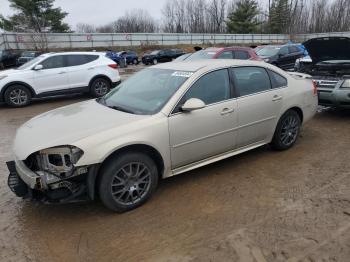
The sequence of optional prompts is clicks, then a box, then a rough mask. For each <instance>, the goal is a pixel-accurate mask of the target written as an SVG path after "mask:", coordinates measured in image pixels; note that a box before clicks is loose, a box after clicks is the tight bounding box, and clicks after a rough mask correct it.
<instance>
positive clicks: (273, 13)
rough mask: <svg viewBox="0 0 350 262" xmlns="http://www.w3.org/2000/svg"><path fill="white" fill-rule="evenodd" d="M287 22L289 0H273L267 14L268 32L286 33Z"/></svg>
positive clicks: (287, 29)
mask: <svg viewBox="0 0 350 262" xmlns="http://www.w3.org/2000/svg"><path fill="white" fill-rule="evenodd" d="M295 19H296V18H295ZM289 22H290V17H289V0H274V1H273V2H272V5H271V9H270V15H269V27H270V33H274V34H281V33H288V31H289Z"/></svg>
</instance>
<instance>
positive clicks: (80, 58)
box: [66, 55, 98, 66]
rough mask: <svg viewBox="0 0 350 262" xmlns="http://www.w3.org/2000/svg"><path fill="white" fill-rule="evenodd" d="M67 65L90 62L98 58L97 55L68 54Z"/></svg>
mask: <svg viewBox="0 0 350 262" xmlns="http://www.w3.org/2000/svg"><path fill="white" fill-rule="evenodd" d="M66 58H67V66H79V65H84V64H87V63H90V62H92V61H94V60H96V59H97V58H98V56H97V55H67V56H66Z"/></svg>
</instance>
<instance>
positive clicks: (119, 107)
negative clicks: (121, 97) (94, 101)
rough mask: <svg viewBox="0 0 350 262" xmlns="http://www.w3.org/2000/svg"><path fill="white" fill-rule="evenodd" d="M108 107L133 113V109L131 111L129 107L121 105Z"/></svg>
mask: <svg viewBox="0 0 350 262" xmlns="http://www.w3.org/2000/svg"><path fill="white" fill-rule="evenodd" d="M107 107H109V108H112V109H115V110H118V111H122V112H125V113H129V114H133V115H134V114H135V112H134V111H131V110H129V109H126V108H124V107H121V106H107Z"/></svg>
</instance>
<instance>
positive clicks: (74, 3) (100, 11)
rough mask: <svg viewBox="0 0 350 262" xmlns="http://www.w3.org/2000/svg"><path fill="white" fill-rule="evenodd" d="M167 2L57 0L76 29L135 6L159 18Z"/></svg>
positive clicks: (2, 10) (1, 3) (6, 8)
mask: <svg viewBox="0 0 350 262" xmlns="http://www.w3.org/2000/svg"><path fill="white" fill-rule="evenodd" d="M267 1H268V0H260V1H259V2H262V3H266V2H267ZM165 2H166V0H56V1H55V5H56V6H59V7H61V8H62V10H64V11H66V12H68V13H69V14H68V16H67V17H66V19H65V21H66V22H67V23H68V24H69V25H70V26H71V27H72V28H73V29H74V28H75V26H76V24H77V23H89V24H94V25H96V26H98V25H103V24H106V23H109V22H112V21H114V20H116V19H117V18H118V17H119V16H122V15H123V14H124V13H125V11H127V10H130V9H134V8H141V9H144V10H147V11H148V12H149V13H150V14H151V15H152V16H153V18H154V19H156V20H159V19H160V18H161V9H162V7H163V5H164V3H165ZM12 13H13V10H12V9H11V8H10V5H9V2H8V1H7V0H0V14H2V15H5V16H8V15H11V14H12Z"/></svg>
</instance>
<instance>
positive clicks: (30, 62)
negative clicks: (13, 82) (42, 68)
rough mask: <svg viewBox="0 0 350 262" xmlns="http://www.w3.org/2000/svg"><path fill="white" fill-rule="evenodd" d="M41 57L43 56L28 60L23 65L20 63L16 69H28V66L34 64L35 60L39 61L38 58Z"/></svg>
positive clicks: (40, 58)
mask: <svg viewBox="0 0 350 262" xmlns="http://www.w3.org/2000/svg"><path fill="white" fill-rule="evenodd" d="M42 59H43V56H38V57H36V58H34V59H32V60H30V61H28V62H27V63H25V64H24V65H21V66H20V67H18V68H17V69H19V70H23V69H29V68H30V67H32V66H33V65H34V64H36V63H37V62H39V61H40V60H42Z"/></svg>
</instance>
